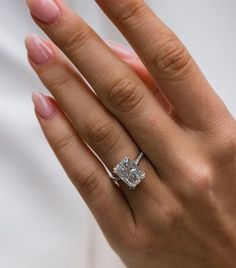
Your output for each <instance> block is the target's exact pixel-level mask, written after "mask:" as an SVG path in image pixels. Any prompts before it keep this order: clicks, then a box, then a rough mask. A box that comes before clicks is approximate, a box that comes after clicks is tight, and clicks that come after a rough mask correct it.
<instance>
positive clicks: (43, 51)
mask: <svg viewBox="0 0 236 268" xmlns="http://www.w3.org/2000/svg"><path fill="white" fill-rule="evenodd" d="M25 44H26V48H27V50H28V54H29V57H30V58H31V60H32V61H33V62H34V63H36V64H38V65H42V64H46V63H48V62H49V61H50V60H51V59H52V58H53V55H54V53H53V51H52V49H51V48H50V47H49V45H48V44H47V43H46V42H44V41H43V40H42V39H41V38H39V37H38V36H37V35H35V34H32V35H29V36H28V37H27V38H26V40H25Z"/></svg>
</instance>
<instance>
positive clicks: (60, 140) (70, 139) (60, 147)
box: [53, 133, 76, 153]
mask: <svg viewBox="0 0 236 268" xmlns="http://www.w3.org/2000/svg"><path fill="white" fill-rule="evenodd" d="M75 139H76V137H75V136H74V135H73V134H71V133H68V134H63V135H62V136H60V137H56V138H55V141H54V145H53V147H54V150H55V151H56V152H57V153H60V152H64V151H65V150H67V149H68V148H69V147H70V146H71V145H72V144H74V142H75Z"/></svg>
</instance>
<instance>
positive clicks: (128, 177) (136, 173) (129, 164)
mask: <svg viewBox="0 0 236 268" xmlns="http://www.w3.org/2000/svg"><path fill="white" fill-rule="evenodd" d="M142 157H143V153H142V152H140V154H139V155H138V157H137V158H136V159H135V160H130V158H129V157H128V156H126V157H124V158H123V159H122V160H121V161H120V163H119V164H118V165H117V166H115V167H114V169H113V173H114V176H115V177H114V178H112V179H113V180H114V181H115V182H117V181H119V180H122V181H123V182H124V183H125V184H126V185H128V186H129V188H130V189H135V187H136V186H137V185H138V184H139V183H140V182H141V181H142V180H143V179H144V178H145V176H146V174H145V172H144V171H143V170H142V169H140V168H139V167H138V164H139V162H140V160H141V158H142Z"/></svg>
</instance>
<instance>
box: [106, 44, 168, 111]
mask: <svg viewBox="0 0 236 268" xmlns="http://www.w3.org/2000/svg"><path fill="white" fill-rule="evenodd" d="M106 44H107V45H108V46H109V47H110V48H111V49H112V51H113V52H114V53H115V54H116V55H117V56H118V57H120V58H121V59H122V60H123V61H124V62H126V63H127V64H128V65H129V66H130V67H131V68H132V69H133V70H134V71H135V72H136V73H137V74H138V76H139V77H140V78H141V79H142V80H143V81H144V83H145V84H146V85H147V87H148V89H149V90H150V91H151V92H152V94H153V95H154V96H155V97H156V99H157V100H158V102H159V104H160V105H161V106H162V107H163V109H164V110H165V111H166V112H167V113H168V114H169V115H170V116H171V112H173V110H172V107H171V106H170V103H168V100H167V99H166V98H165V96H164V95H163V94H162V92H161V91H160V89H159V88H158V87H157V84H156V83H155V81H154V80H153V78H152V76H151V75H150V74H149V72H148V71H147V68H146V67H145V66H144V64H143V63H142V61H141V60H140V59H139V57H138V56H137V54H135V53H134V52H133V51H131V50H128V49H127V48H125V47H124V46H122V45H121V44H120V43H117V42H114V41H110V40H109V41H108V40H106Z"/></svg>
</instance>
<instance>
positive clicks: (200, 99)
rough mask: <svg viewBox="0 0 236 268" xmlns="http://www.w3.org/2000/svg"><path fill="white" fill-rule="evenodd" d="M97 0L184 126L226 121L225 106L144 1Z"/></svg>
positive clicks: (201, 126) (208, 126)
mask: <svg viewBox="0 0 236 268" xmlns="http://www.w3.org/2000/svg"><path fill="white" fill-rule="evenodd" d="M96 2H97V3H98V4H99V5H100V6H101V8H102V9H103V10H104V11H105V13H106V14H107V15H108V16H109V17H110V18H111V20H112V21H113V22H114V23H115V25H116V26H117V27H118V28H119V29H120V31H121V32H122V33H123V34H124V36H125V37H126V38H127V40H128V41H129V42H130V44H131V45H132V46H133V48H134V49H135V50H136V52H137V54H138V55H139V56H140V58H141V59H142V61H143V62H144V63H145V65H146V66H147V69H148V70H149V71H150V73H151V74H152V76H153V78H154V79H155V80H156V82H157V83H158V85H159V86H160V89H161V90H162V91H163V92H164V94H165V96H166V97H167V99H168V100H169V101H170V102H171V104H172V105H173V106H174V109H175V110H176V112H177V114H178V115H179V117H180V118H181V120H182V121H183V122H184V123H185V125H186V126H187V127H189V128H198V129H200V130H201V129H203V130H206V129H212V128H215V127H218V125H219V123H221V122H223V121H222V120H225V118H226V117H225V115H227V114H229V113H228V111H227V109H226V107H225V105H224V104H223V102H222V101H221V100H220V98H219V97H218V96H217V95H216V93H215V92H214V91H213V89H212V88H211V87H210V85H209V84H208V82H207V81H206V79H205V78H204V76H203V75H202V73H201V71H200V70H199V68H198V66H197V64H196V63H195V62H194V60H193V58H192V57H191V56H190V54H189V52H188V51H187V49H186V48H185V47H184V45H183V44H182V43H181V42H180V41H179V39H178V38H177V37H176V36H175V34H174V33H173V32H172V31H171V30H170V29H169V28H168V27H167V26H166V25H165V24H164V23H163V22H161V20H160V19H159V18H157V17H156V15H155V14H154V13H153V12H152V11H151V10H150V8H149V7H148V6H147V5H146V4H145V3H144V1H142V0H122V1H110V0H97V1H96ZM228 117H229V116H228Z"/></svg>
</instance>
